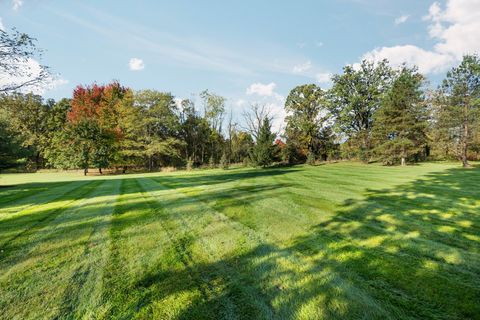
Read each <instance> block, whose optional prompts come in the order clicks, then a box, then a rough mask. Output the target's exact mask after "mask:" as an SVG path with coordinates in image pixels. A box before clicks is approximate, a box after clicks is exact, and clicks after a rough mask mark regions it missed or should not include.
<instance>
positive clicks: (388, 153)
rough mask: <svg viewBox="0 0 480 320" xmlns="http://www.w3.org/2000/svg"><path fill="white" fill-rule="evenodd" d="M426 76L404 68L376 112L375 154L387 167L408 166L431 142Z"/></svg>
mask: <svg viewBox="0 0 480 320" xmlns="http://www.w3.org/2000/svg"><path fill="white" fill-rule="evenodd" d="M422 84H423V76H422V75H420V74H419V73H417V71H416V69H409V68H407V67H403V68H402V70H401V71H400V73H399V74H398V76H397V77H396V78H395V80H394V81H393V84H392V87H391V88H390V89H389V90H388V92H387V93H386V95H385V97H384V99H383V101H382V104H381V106H380V108H379V109H378V110H377V111H376V113H375V116H374V119H375V122H374V126H373V138H374V142H375V148H374V152H375V154H377V155H378V157H379V158H380V159H381V161H383V163H385V164H398V163H401V164H402V165H405V164H406V161H407V160H413V159H414V158H415V156H417V158H418V155H420V154H421V153H422V152H423V151H424V150H425V146H426V143H427V136H426V130H427V126H428V124H427V110H426V103H425V99H424V94H423V91H422Z"/></svg>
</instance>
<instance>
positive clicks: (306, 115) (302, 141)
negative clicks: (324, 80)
mask: <svg viewBox="0 0 480 320" xmlns="http://www.w3.org/2000/svg"><path fill="white" fill-rule="evenodd" d="M324 96H325V92H324V91H323V90H322V89H321V88H320V87H318V86H317V85H315V84H306V85H302V86H298V87H295V88H294V89H292V90H291V91H290V94H289V95H288V97H287V100H286V101H285V111H286V112H287V114H288V115H287V117H286V122H287V127H286V132H285V135H286V137H287V144H288V143H290V144H291V143H294V144H296V145H298V146H300V147H301V148H302V149H305V150H306V151H307V153H308V154H309V155H310V156H313V157H316V156H318V155H319V152H320V146H321V141H320V138H321V136H320V131H321V129H322V128H323V127H326V126H327V125H328V122H327V121H328V119H329V111H328V107H327V104H326V100H325V97H324Z"/></svg>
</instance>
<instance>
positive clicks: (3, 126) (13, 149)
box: [0, 110, 28, 171]
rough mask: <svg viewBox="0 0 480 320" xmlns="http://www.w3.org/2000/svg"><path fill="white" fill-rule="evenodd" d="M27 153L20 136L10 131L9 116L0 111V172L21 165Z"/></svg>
mask: <svg viewBox="0 0 480 320" xmlns="http://www.w3.org/2000/svg"><path fill="white" fill-rule="evenodd" d="M27 152H28V151H27V150H26V149H25V148H24V147H23V146H22V140H21V138H20V136H19V135H17V134H16V132H15V131H14V130H12V128H11V126H10V122H9V116H8V115H7V114H6V113H5V111H4V110H0V171H2V170H4V169H9V168H14V167H18V166H20V165H22V164H23V163H22V159H24V158H25V157H26V156H27V155H28V153H27Z"/></svg>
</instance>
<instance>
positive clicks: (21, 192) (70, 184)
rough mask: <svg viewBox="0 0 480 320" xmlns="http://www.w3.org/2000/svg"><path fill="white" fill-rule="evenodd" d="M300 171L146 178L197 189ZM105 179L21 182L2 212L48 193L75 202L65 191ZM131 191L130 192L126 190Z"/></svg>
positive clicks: (0, 198)
mask: <svg viewBox="0 0 480 320" xmlns="http://www.w3.org/2000/svg"><path fill="white" fill-rule="evenodd" d="M297 170H298V169H295V168H280V169H279V168H270V169H262V170H259V169H247V170H245V169H243V170H238V169H231V170H227V171H217V172H215V171H212V172H210V173H209V174H208V175H206V174H205V173H203V172H201V171H199V172H194V173H193V174H188V175H182V174H155V173H154V174H152V175H147V176H146V177H145V178H154V177H159V178H163V179H164V180H163V181H164V183H166V184H168V187H169V188H185V187H195V186H209V185H215V184H223V183H228V182H232V181H241V180H245V179H252V178H261V177H268V176H272V177H273V176H279V175H284V174H288V173H291V172H295V171H297ZM170 177H173V178H175V179H174V181H175V182H168V180H169V178H170ZM102 178H103V177H96V178H89V177H87V178H83V177H79V178H78V180H74V181H61V182H34V183H20V184H16V185H9V186H4V188H1V189H0V210H6V209H8V208H9V207H16V206H18V205H19V204H22V205H29V206H32V205H40V204H43V203H47V202H48V201H50V200H52V199H50V198H48V199H44V198H43V197H41V196H40V195H42V194H43V193H45V192H47V191H49V190H55V192H56V195H57V196H58V197H59V198H60V196H61V199H62V200H72V199H74V197H73V196H71V193H70V192H65V193H64V192H62V190H63V189H66V190H70V189H69V188H71V189H72V190H73V189H75V187H81V186H83V185H84V184H85V183H90V182H94V181H103V180H104V179H102ZM142 178H143V176H140V177H138V176H136V175H124V176H115V177H112V176H105V179H106V180H109V179H122V180H130V179H142ZM127 192H128V191H127Z"/></svg>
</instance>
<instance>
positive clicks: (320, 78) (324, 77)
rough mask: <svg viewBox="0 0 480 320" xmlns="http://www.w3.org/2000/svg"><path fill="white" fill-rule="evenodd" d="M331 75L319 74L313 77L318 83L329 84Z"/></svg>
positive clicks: (326, 73) (327, 73)
mask: <svg viewBox="0 0 480 320" xmlns="http://www.w3.org/2000/svg"><path fill="white" fill-rule="evenodd" d="M331 78H332V74H331V73H329V72H320V73H317V74H316V75H315V79H317V82H319V83H329V82H331Z"/></svg>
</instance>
